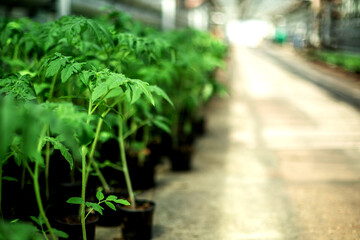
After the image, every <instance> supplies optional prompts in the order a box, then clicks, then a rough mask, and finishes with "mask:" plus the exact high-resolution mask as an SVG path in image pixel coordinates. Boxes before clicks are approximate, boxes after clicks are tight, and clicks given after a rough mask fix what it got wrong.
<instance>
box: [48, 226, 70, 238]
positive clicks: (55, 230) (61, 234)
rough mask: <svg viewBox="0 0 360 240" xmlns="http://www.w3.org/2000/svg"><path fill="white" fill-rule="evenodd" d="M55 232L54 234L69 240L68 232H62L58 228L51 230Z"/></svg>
mask: <svg viewBox="0 0 360 240" xmlns="http://www.w3.org/2000/svg"><path fill="white" fill-rule="evenodd" d="M51 229H52V230H53V232H54V234H55V235H56V236H58V237H61V238H69V235H68V234H67V233H66V232H63V231H60V230H58V229H56V228H51Z"/></svg>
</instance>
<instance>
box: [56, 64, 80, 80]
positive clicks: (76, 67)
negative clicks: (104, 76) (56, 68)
mask: <svg viewBox="0 0 360 240" xmlns="http://www.w3.org/2000/svg"><path fill="white" fill-rule="evenodd" d="M81 65H82V64H81V63H74V64H71V65H70V64H68V65H67V66H66V67H65V68H64V69H63V70H62V71H61V82H62V83H65V82H67V80H68V79H69V78H70V77H71V75H73V73H77V72H78V71H80V70H81Z"/></svg>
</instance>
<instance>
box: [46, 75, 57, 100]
mask: <svg viewBox="0 0 360 240" xmlns="http://www.w3.org/2000/svg"><path fill="white" fill-rule="evenodd" d="M58 73H59V72H57V73H56V74H55V76H54V77H53V79H52V81H51V86H50V92H49V97H48V99H49V101H51V99H52V97H53V94H54V89H55V83H56V79H57V76H58Z"/></svg>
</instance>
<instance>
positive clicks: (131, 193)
mask: <svg viewBox="0 0 360 240" xmlns="http://www.w3.org/2000/svg"><path fill="white" fill-rule="evenodd" d="M119 112H120V104H119ZM118 118H119V131H118V142H119V148H120V156H121V162H122V165H123V172H124V176H125V181H126V187H127V190H128V192H129V198H130V204H131V208H132V209H135V208H136V205H135V196H134V191H133V189H132V185H131V179H130V175H129V169H128V167H127V162H126V155H125V147H124V138H123V119H122V117H121V116H120V115H119V116H118Z"/></svg>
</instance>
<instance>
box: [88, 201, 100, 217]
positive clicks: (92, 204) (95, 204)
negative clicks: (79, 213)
mask: <svg viewBox="0 0 360 240" xmlns="http://www.w3.org/2000/svg"><path fill="white" fill-rule="evenodd" d="M86 206H87V207H90V208H93V209H94V210H95V211H97V212H98V213H100V214H101V215H103V211H102V210H104V208H103V207H101V206H100V205H99V204H97V203H92V202H86Z"/></svg>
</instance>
